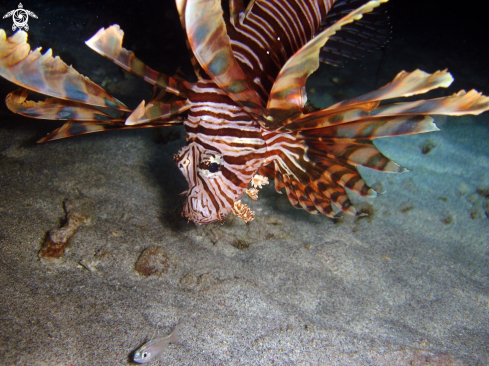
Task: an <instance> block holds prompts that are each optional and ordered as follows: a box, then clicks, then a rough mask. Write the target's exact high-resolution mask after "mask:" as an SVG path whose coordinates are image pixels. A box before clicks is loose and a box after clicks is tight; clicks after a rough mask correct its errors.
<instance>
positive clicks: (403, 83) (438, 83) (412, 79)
mask: <svg viewBox="0 0 489 366" xmlns="http://www.w3.org/2000/svg"><path fill="white" fill-rule="evenodd" d="M452 82H453V77H452V75H450V73H449V72H448V71H447V70H443V71H436V72H434V73H433V74H428V73H426V72H424V71H421V70H415V71H413V72H406V71H401V72H400V73H399V74H397V75H396V77H395V78H394V80H392V81H391V82H390V83H389V84H386V85H384V86H383V87H381V88H379V89H377V90H374V91H371V92H369V93H367V94H363V95H360V96H358V97H355V98H351V99H346V100H344V101H342V102H339V103H336V104H334V105H332V106H330V107H328V108H326V109H325V111H327V110H331V109H336V108H339V107H345V106H353V105H355V104H364V103H366V102H373V101H381V100H386V99H392V98H400V97H410V96H412V95H417V94H423V93H426V92H428V91H430V90H433V89H436V88H440V87H442V88H447V87H448V86H449V85H450V84H451V83H452Z"/></svg>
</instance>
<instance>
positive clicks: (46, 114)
mask: <svg viewBox="0 0 489 366" xmlns="http://www.w3.org/2000/svg"><path fill="white" fill-rule="evenodd" d="M28 93H29V91H28V89H19V90H16V91H14V92H12V93H10V94H9V95H7V97H6V98H5V102H6V104H7V107H8V109H10V110H11V111H12V112H14V113H17V114H20V115H22V116H25V117H31V118H39V119H51V120H53V119H54V120H74V119H76V120H78V121H104V120H105V121H108V120H111V121H119V122H123V121H124V119H125V116H126V115H127V113H126V112H120V111H117V110H107V109H106V110H104V111H103V110H101V109H98V108H97V107H94V106H90V105H85V104H81V103H77V102H72V101H69V100H63V99H58V98H47V99H46V100H45V101H44V102H33V101H30V100H26V99H27V95H28Z"/></svg>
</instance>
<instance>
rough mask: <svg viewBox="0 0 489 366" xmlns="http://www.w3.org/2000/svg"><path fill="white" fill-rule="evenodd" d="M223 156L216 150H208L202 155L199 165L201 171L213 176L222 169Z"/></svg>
mask: <svg viewBox="0 0 489 366" xmlns="http://www.w3.org/2000/svg"><path fill="white" fill-rule="evenodd" d="M221 163H222V156H221V155H220V154H218V153H216V152H215V151H206V152H204V153H202V155H201V157H200V163H199V165H198V168H199V173H200V174H201V175H203V176H204V177H207V178H211V177H212V176H214V175H215V174H216V173H217V172H219V170H221V165H222V164H221Z"/></svg>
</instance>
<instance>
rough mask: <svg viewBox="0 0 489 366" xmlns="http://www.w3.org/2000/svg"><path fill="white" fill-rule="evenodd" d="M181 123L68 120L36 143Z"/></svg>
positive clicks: (178, 119) (179, 120)
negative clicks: (139, 123) (133, 123)
mask: <svg viewBox="0 0 489 366" xmlns="http://www.w3.org/2000/svg"><path fill="white" fill-rule="evenodd" d="M178 123H182V119H181V118H176V119H175V120H168V121H166V120H162V121H153V123H148V124H144V125H137V126H127V125H125V124H124V122H105V121H104V122H83V121H68V122H66V123H65V124H64V125H63V126H61V127H60V128H58V129H56V130H54V131H53V132H51V133H49V134H48V135H47V136H45V137H43V138H42V139H40V140H39V141H38V143H43V142H49V141H53V140H59V139H64V138H66V137H73V136H78V135H85V134H88V133H94V132H104V131H113V130H126V129H134V128H155V127H167V126H173V125H175V124H178Z"/></svg>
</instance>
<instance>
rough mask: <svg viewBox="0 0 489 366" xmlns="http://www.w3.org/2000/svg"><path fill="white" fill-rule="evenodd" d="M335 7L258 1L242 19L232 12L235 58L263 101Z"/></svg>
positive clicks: (326, 1) (302, 0)
mask: <svg viewBox="0 0 489 366" xmlns="http://www.w3.org/2000/svg"><path fill="white" fill-rule="evenodd" d="M232 2H240V0H232ZM233 6H234V5H231V6H230V8H231V9H232V8H233ZM332 6H333V1H332V0H320V1H317V0H287V1H284V0H255V1H251V2H250V3H249V4H248V7H247V8H246V10H245V11H244V13H241V14H240V15H239V17H237V16H236V14H234V13H233V12H232V11H231V18H232V19H231V23H232V25H234V26H231V27H230V29H228V34H229V37H230V38H231V45H232V48H233V53H234V56H235V57H236V60H237V61H238V63H239V65H240V66H241V68H242V69H243V70H244V71H245V73H246V75H249V76H248V79H249V80H250V82H251V81H252V83H251V85H252V87H253V88H254V90H255V91H256V92H257V93H259V94H260V95H261V96H262V98H263V99H265V100H267V99H268V95H269V93H270V90H271V88H272V85H273V82H274V81H275V78H276V76H277V75H278V72H279V71H280V69H281V68H282V66H283V65H284V64H285V63H286V62H287V60H288V59H289V58H290V57H291V56H292V55H293V54H294V53H295V52H297V51H298V50H299V49H300V48H301V47H302V46H303V45H304V44H305V43H306V42H307V41H309V40H310V39H312V38H313V37H314V35H315V34H316V33H317V31H318V30H319V28H320V25H321V21H322V20H323V19H324V18H325V17H326V14H327V13H328V11H329V10H330V9H331V7H332ZM237 18H239V21H237ZM233 19H234V20H233Z"/></svg>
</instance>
